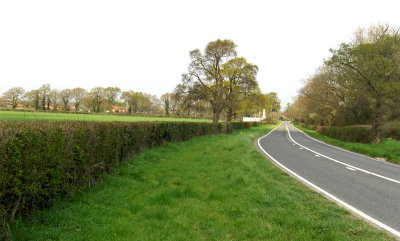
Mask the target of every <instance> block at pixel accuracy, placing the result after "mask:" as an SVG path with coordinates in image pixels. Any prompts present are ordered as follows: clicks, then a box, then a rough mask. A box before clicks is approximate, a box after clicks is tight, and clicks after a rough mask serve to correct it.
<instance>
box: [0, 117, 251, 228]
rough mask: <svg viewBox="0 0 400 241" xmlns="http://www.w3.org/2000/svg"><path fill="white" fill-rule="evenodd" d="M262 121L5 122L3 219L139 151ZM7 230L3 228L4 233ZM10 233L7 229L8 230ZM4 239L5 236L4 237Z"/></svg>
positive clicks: (0, 164)
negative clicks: (211, 122)
mask: <svg viewBox="0 0 400 241" xmlns="http://www.w3.org/2000/svg"><path fill="white" fill-rule="evenodd" d="M255 125H257V123H249V122H246V123H239V122H237V123H236V122H235V123H230V124H228V123H220V124H218V125H216V126H215V125H212V124H210V123H191V122H141V123H139V122H134V123H122V122H22V123H21V122H0V173H1V175H0V218H1V221H2V223H3V225H2V226H3V228H7V223H9V222H10V221H12V220H13V219H14V217H15V216H16V215H19V216H25V215H29V214H31V213H32V212H33V211H34V210H36V209H41V208H46V207H49V206H50V205H51V204H52V203H53V201H54V200H56V199H59V198H62V197H64V196H66V195H68V194H71V193H73V192H74V191H75V190H76V189H77V188H79V187H83V186H90V185H91V184H93V183H95V182H96V181H98V180H99V178H100V177H101V176H103V175H104V174H106V173H110V172H111V170H113V168H114V167H115V166H118V165H119V164H120V162H121V161H123V160H124V159H126V158H127V157H129V156H130V155H131V154H133V153H134V152H137V151H139V150H142V149H147V148H151V147H154V146H163V145H165V144H166V143H167V142H169V141H184V140H188V139H189V138H191V137H194V136H202V135H207V134H213V133H230V132H231V131H233V130H235V129H242V128H248V127H251V126H255ZM0 230H1V229H0ZM3 231H4V229H3ZM0 236H1V235H0Z"/></svg>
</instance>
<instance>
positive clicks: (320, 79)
mask: <svg viewBox="0 0 400 241" xmlns="http://www.w3.org/2000/svg"><path fill="white" fill-rule="evenodd" d="M399 56H400V35H399V31H398V29H394V28H391V27H390V26H387V25H384V26H372V27H370V28H369V29H368V30H365V29H360V30H358V31H357V33H356V39H355V40H354V41H353V42H351V43H342V44H341V45H340V47H339V48H338V49H331V56H330V58H329V59H327V60H326V61H325V65H324V66H323V67H321V68H320V69H319V71H318V72H317V73H316V74H315V75H314V76H312V77H311V78H310V79H308V80H307V82H306V84H305V86H304V87H303V88H302V89H301V90H300V92H299V95H298V97H297V99H296V100H295V103H293V104H292V105H290V106H289V107H288V108H287V111H286V114H287V115H288V116H291V117H292V118H293V119H296V120H297V121H300V122H305V123H308V124H314V125H354V124H370V125H372V132H373V136H374V141H377V142H379V141H380V139H381V137H382V126H383V124H384V122H386V121H390V120H393V119H396V118H399V117H400V113H399V111H398V108H396V107H397V106H398V104H399V103H400V98H399V96H400V81H399V79H400V57H399Z"/></svg>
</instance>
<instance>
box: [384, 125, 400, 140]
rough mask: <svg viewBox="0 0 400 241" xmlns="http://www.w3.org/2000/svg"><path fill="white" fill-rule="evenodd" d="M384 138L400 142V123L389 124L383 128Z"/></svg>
mask: <svg viewBox="0 0 400 241" xmlns="http://www.w3.org/2000/svg"><path fill="white" fill-rule="evenodd" d="M382 132H383V136H384V137H386V138H392V139H395V140H400V121H391V122H387V123H386V124H384V125H383V127H382Z"/></svg>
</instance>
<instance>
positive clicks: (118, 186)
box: [11, 126, 392, 241]
mask: <svg viewBox="0 0 400 241" xmlns="http://www.w3.org/2000/svg"><path fill="white" fill-rule="evenodd" d="M273 127H274V126H263V127H256V128H251V129H248V130H241V131H236V132H234V133H233V134H231V135H223V134H221V135H216V136H205V137H198V138H193V139H191V140H189V141H186V142H175V143H169V144H167V145H166V146H165V147H157V148H153V149H151V150H146V151H142V152H139V153H137V154H135V155H134V156H133V157H132V158H131V159H130V160H128V161H127V162H125V163H124V164H123V165H122V166H121V167H119V168H117V169H116V170H115V172H114V174H113V175H110V176H108V177H106V178H105V179H104V181H103V182H102V183H100V184H98V185H96V186H92V187H90V188H86V189H84V190H81V191H80V192H79V193H77V194H76V195H75V196H74V197H71V198H69V199H67V200H65V201H63V202H58V203H56V205H55V206H54V207H53V208H52V209H50V210H47V211H41V212H37V213H36V214H35V215H34V217H33V218H32V220H31V221H21V220H17V221H16V222H14V223H13V225H12V226H11V230H12V232H13V233H14V238H15V240H174V241H175V240H352V241H353V240H363V241H364V240H391V239H392V238H390V237H389V236H388V235H386V234H385V233H383V232H380V231H377V230H376V229H374V228H372V227H371V226H370V225H369V224H367V223H366V222H363V221H360V220H358V219H356V218H355V217H354V216H352V215H351V214H350V213H349V212H347V211H345V210H344V209H342V208H340V207H338V206H337V205H336V204H334V203H332V202H330V201H328V200H326V199H325V198H324V197H323V196H321V195H320V194H317V193H315V192H314V191H312V190H310V189H309V188H308V187H305V186H304V185H303V184H301V183H299V182H298V181H297V180H295V179H293V178H292V177H290V176H289V175H287V174H285V173H283V172H282V171H281V170H280V169H279V168H277V167H276V166H275V165H273V164H272V163H271V162H270V161H268V160H266V159H265V158H264V156H262V155H261V154H260V153H259V152H258V151H257V150H256V148H255V147H254V145H253V141H254V140H255V138H256V137H258V136H261V135H263V134H265V133H266V132H267V131H270V130H271V129H272V128H273Z"/></svg>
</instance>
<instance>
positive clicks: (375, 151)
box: [296, 125, 400, 164]
mask: <svg viewBox="0 0 400 241" xmlns="http://www.w3.org/2000/svg"><path fill="white" fill-rule="evenodd" d="M296 127H297V128H299V129H300V130H302V131H304V132H305V133H307V134H308V135H310V136H312V137H314V138H316V139H318V140H321V141H324V142H326V143H329V144H332V145H334V146H338V147H341V148H344V149H346V150H350V151H354V152H358V153H361V154H365V155H368V156H371V157H381V158H385V159H386V160H388V161H390V162H392V163H396V164H400V141H397V140H392V139H384V140H383V141H382V142H380V143H376V144H363V143H356V142H345V141H341V140H337V139H333V138H330V137H327V136H324V135H321V134H319V133H318V132H317V131H315V130H310V129H307V128H304V127H301V126H299V125H296Z"/></svg>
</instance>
